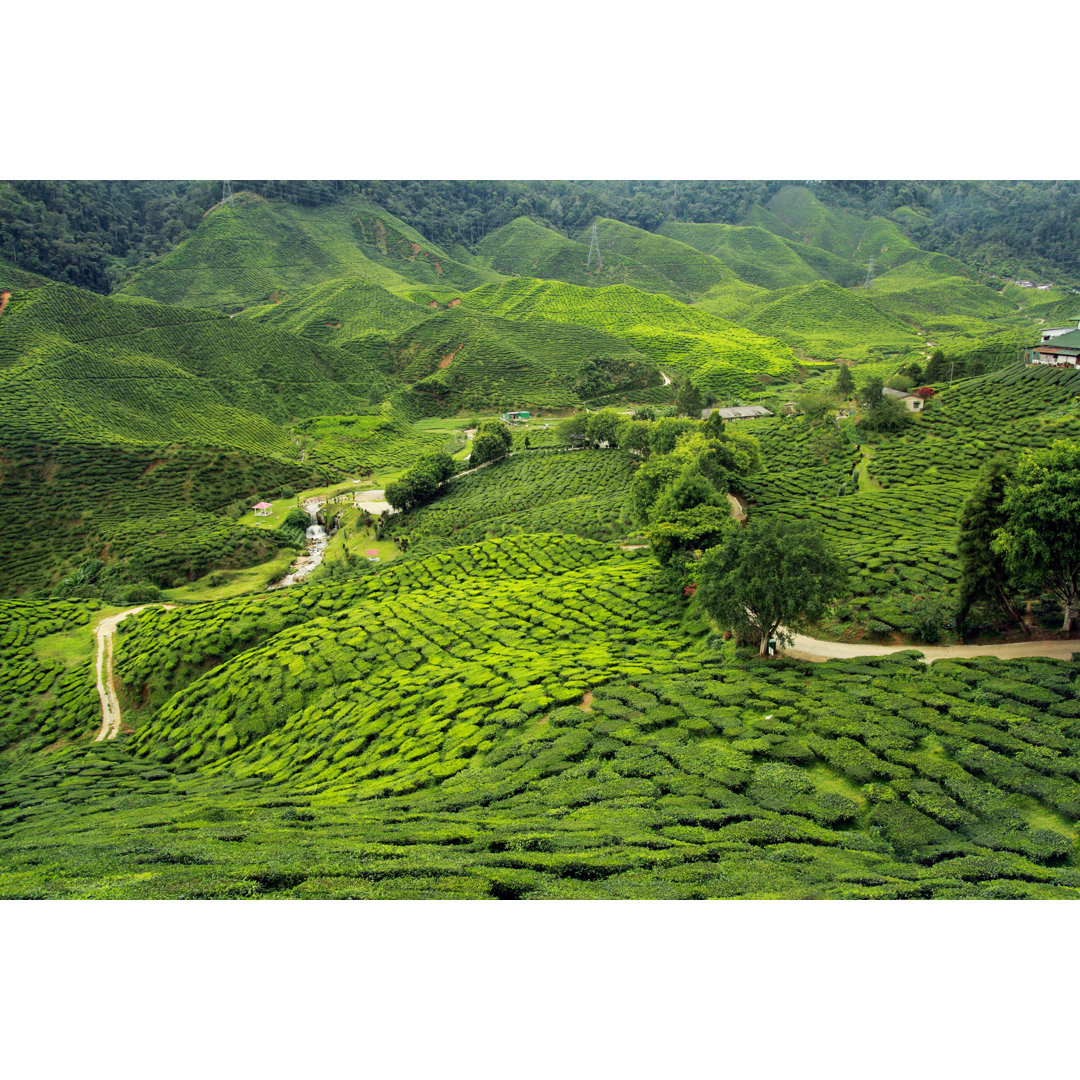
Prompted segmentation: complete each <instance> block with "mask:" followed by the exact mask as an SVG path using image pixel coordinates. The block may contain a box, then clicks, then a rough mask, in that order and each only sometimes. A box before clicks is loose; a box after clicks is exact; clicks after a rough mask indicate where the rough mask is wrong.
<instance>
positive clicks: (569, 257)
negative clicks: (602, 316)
mask: <svg viewBox="0 0 1080 1080" xmlns="http://www.w3.org/2000/svg"><path fill="white" fill-rule="evenodd" d="M596 228H597V241H598V243H599V247H600V259H599V262H598V261H597V260H596V258H595V256H594V257H593V261H592V263H591V264H590V262H589V254H590V240H591V229H589V230H586V231H585V232H584V233H583V234H582V235H581V236H579V237H578V238H577V239H576V240H574V239H569V238H567V237H565V236H563V235H561V234H560V233H557V232H555V231H554V230H552V229H547V228H544V227H543V226H541V225H537V224H536V223H535V222H533V221H530V220H529V219H528V218H517V219H516V220H515V221H512V222H510V223H509V224H508V225H504V226H503V227H502V228H501V229H497V230H496V231H495V232H493V233H491V234H490V235H489V236H487V237H485V238H484V241H483V243H482V244H481V245H480V249H479V255H480V257H481V258H482V259H483V260H484V261H485V263H486V264H487V265H489V266H491V267H492V268H493V269H496V270H499V271H501V272H502V273H506V274H514V275H516V276H520V277H530V278H541V279H549V280H550V279H553V280H558V281H565V282H567V283H569V284H572V285H588V286H591V287H596V286H604V285H617V284H622V285H629V286H632V287H633V288H636V289H641V290H643V291H644V292H656V293H664V294H665V295H667V296H671V297H674V298H676V299H678V300H684V301H687V300H690V299H692V298H693V297H695V296H700V295H702V294H703V293H705V292H708V291H709V290H711V289H717V288H723V289H725V290H727V291H729V292H732V293H733V294H735V295H743V294H745V295H748V296H752V295H754V293H755V290H754V289H750V288H747V287H746V285H745V283H744V282H742V281H740V280H739V277H738V276H737V274H736V273H735V272H734V271H733V270H732V269H731V268H730V267H729V266H726V265H725V264H724V263H723V262H721V261H720V260H719V259H715V258H713V257H712V255H711V254H705V253H703V252H702V251H699V250H696V249H694V248H693V247H692V246H690V245H687V244H683V243H679V242H678V241H677V240H672V239H670V238H668V237H667V236H660V235H657V234H655V233H650V232H646V231H645V230H643V229H637V228H634V227H633V226H631V225H626V224H624V223H623V222H621V221H612V220H610V219H608V218H600V219H599V220H598V221H597V222H596Z"/></svg>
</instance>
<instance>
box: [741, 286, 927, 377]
mask: <svg viewBox="0 0 1080 1080" xmlns="http://www.w3.org/2000/svg"><path fill="white" fill-rule="evenodd" d="M868 295H869V294H867V293H864V292H862V291H860V292H854V291H852V290H850V289H844V288H841V287H840V286H839V285H836V284H834V283H833V282H831V281H815V282H813V283H812V284H810V285H793V286H791V287H790V288H787V289H778V290H777V291H776V292H774V293H772V294H771V295H770V297H769V299H768V300H767V301H765V302H762V303H759V304H755V305H754V306H753V307H752V308H751V309H750V310H749V311H748V312H747V313H746V314H745V315H743V317H742V320H741V321H742V323H743V324H744V325H745V326H747V327H749V328H750V329H751V330H756V331H757V332H758V333H760V334H771V335H773V336H774V337H777V338H780V339H781V340H782V341H784V342H786V343H787V344H788V345H790V346H791V347H792V348H795V349H798V350H800V351H801V352H805V353H807V354H808V355H809V356H812V357H815V358H817V359H833V358H835V357H841V356H842V357H845V358H847V359H865V358H868V357H871V356H874V355H875V354H879V353H881V352H890V353H891V352H903V351H905V350H909V349H917V348H919V347H920V346H921V345H922V343H923V339H922V338H921V337H920V336H919V334H918V333H917V332H916V331H915V330H913V329H912V328H911V327H910V326H908V325H906V324H905V323H903V322H902V321H901V320H900V319H898V318H896V317H894V316H892V315H888V314H886V313H885V312H883V311H882V310H881V309H880V308H879V307H877V306H876V304H875V303H873V302H872V300H871V299H869V298H868Z"/></svg>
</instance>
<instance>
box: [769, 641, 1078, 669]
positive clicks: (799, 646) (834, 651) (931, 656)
mask: <svg viewBox="0 0 1080 1080" xmlns="http://www.w3.org/2000/svg"><path fill="white" fill-rule="evenodd" d="M911 649H916V650H917V651H918V652H920V653H922V661H923V663H926V664H932V663H933V662H934V661H935V660H971V659H974V658H975V657H978V656H994V657H997V658H998V659H999V660H1016V659H1019V658H1021V657H1024V656H1047V657H1050V658H1051V659H1054V660H1070V659H1072V654H1073V653H1074V652H1080V641H1016V642H1013V643H1012V644H1008V645H848V644H845V643H844V642H840V641H821V640H819V639H818V638H812V637H807V636H806V635H805V634H796V635H795V640H794V642H792V645H791V648H790V649H785V650H784V656H786V657H790V658H791V659H792V660H810V661H813V662H814V663H821V662H823V661H825V660H850V659H852V658H854V657H858V656H886V655H888V654H889V653H897V652H906V651H908V650H911Z"/></svg>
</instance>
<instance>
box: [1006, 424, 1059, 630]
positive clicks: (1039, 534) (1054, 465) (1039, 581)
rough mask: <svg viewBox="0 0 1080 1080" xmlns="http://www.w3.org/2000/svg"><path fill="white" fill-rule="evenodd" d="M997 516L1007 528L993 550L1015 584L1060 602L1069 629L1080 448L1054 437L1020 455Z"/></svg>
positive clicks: (1008, 481) (1007, 481)
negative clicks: (1045, 594) (1043, 445)
mask: <svg viewBox="0 0 1080 1080" xmlns="http://www.w3.org/2000/svg"><path fill="white" fill-rule="evenodd" d="M1001 512H1002V514H1003V515H1004V517H1005V524H1004V525H1003V526H1002V527H1001V528H1000V529H999V530H998V531H997V533H996V535H995V539H994V542H993V544H992V545H991V547H992V550H993V551H994V552H995V553H996V554H997V555H1000V556H1002V557H1003V559H1004V561H1005V567H1006V570H1007V571H1008V573H1009V576H1010V577H1011V578H1012V579H1013V580H1014V581H1017V582H1022V583H1023V584H1025V585H1027V586H1029V587H1032V588H1036V589H1039V590H1047V591H1050V592H1052V593H1053V594H1054V595H1055V596H1056V597H1057V598H1058V599H1059V600H1060V601H1061V604H1062V606H1063V608H1064V609H1065V618H1064V622H1063V629H1064V630H1066V631H1068V630H1070V629H1071V628H1072V623H1073V619H1074V618H1075V616H1076V613H1077V610H1078V609H1080V530H1078V529H1077V522H1078V521H1080V444H1077V443H1070V442H1068V441H1066V440H1064V439H1057V440H1055V441H1054V442H1053V443H1052V444H1051V445H1050V446H1049V447H1048V448H1046V449H1044V450H1028V451H1025V452H1024V453H1022V454H1021V455H1020V457H1019V459H1018V460H1017V463H1016V467H1015V470H1014V472H1013V475H1012V476H1011V477H1009V478H1008V479H1007V480H1006V481H1005V498H1004V501H1003V502H1002V504H1001Z"/></svg>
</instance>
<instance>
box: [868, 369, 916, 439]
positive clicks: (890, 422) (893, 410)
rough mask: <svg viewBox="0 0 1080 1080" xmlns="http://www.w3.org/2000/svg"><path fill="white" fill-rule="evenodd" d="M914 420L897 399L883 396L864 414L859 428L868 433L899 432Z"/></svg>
mask: <svg viewBox="0 0 1080 1080" xmlns="http://www.w3.org/2000/svg"><path fill="white" fill-rule="evenodd" d="M878 381H879V382H880V381H881V380H880V379H879V380H878ZM912 419H913V418H912V415H911V413H910V412H909V411H908V410H907V408H905V406H903V405H902V404H901V403H900V402H899V401H897V400H896V398H891V397H884V396H883V397H882V398H881V399H880V400H879V401H878V403H877V404H876V405H873V406H871V407H870V408H869V409H867V410H866V411H865V412H864V413H863V414H862V416H861V417H860V418H859V426H860V427H861V428H863V429H864V430H866V431H899V430H900V429H901V428H903V427H906V426H907V425H908V424H910V423H911V422H912Z"/></svg>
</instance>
